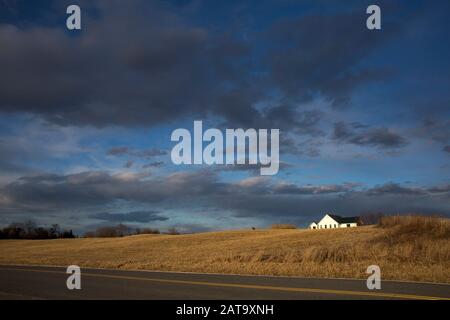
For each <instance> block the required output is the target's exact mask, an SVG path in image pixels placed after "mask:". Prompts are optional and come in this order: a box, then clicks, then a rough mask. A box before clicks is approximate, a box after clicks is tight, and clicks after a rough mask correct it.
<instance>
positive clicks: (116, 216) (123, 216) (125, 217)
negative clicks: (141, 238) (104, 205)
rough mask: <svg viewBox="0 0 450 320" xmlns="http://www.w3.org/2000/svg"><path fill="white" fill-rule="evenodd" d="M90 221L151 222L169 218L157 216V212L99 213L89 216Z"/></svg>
mask: <svg viewBox="0 0 450 320" xmlns="http://www.w3.org/2000/svg"><path fill="white" fill-rule="evenodd" d="M89 218H91V219H98V220H104V221H109V222H142V223H145V222H151V221H166V220H168V219H169V218H167V217H164V216H161V215H159V212H158V211H132V212H127V213H108V212H100V213H96V214H91V215H89Z"/></svg>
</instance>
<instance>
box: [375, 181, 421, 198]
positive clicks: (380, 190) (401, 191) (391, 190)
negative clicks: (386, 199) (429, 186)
mask: <svg viewBox="0 0 450 320" xmlns="http://www.w3.org/2000/svg"><path fill="white" fill-rule="evenodd" d="M367 194H369V195H381V194H391V195H424V194H426V191H425V190H424V189H421V188H408V187H403V186H400V185H399V184H397V183H386V184H384V185H382V186H377V187H374V188H372V189H370V190H368V192H367Z"/></svg>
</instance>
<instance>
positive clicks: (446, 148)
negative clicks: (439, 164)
mask: <svg viewBox="0 0 450 320" xmlns="http://www.w3.org/2000/svg"><path fill="white" fill-rule="evenodd" d="M442 151H444V152H448V153H450V145H448V146H445V147H444V148H442Z"/></svg>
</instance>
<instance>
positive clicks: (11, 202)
mask: <svg viewBox="0 0 450 320" xmlns="http://www.w3.org/2000/svg"><path fill="white" fill-rule="evenodd" d="M449 195H450V191H449V190H448V187H447V186H444V187H430V188H428V189H425V188H419V187H416V188H414V187H405V186H402V185H399V184H396V183H387V184H384V185H380V186H375V187H372V188H369V189H365V188H364V187H363V186H362V185H361V184H358V183H345V184H336V185H298V184H294V183H292V182H276V181H274V180H273V179H271V178H268V177H262V176H255V177H251V178H247V179H243V180H240V181H237V182H222V181H219V178H218V173H216V172H214V171H211V170H201V171H196V172H177V173H173V174H169V175H167V176H164V177H151V176H148V175H144V174H130V173H127V174H109V173H106V172H86V173H79V174H71V175H57V174H42V175H34V176H29V177H23V178H21V179H18V180H17V181H15V182H13V183H10V184H8V185H6V186H4V187H3V188H1V189H0V213H2V214H3V215H4V216H9V215H11V214H13V213H22V214H24V215H27V214H36V213H41V214H43V213H47V214H48V213H53V214H58V213H59V214H60V215H64V212H65V211H71V212H83V211H85V210H87V212H92V208H94V209H95V208H99V207H102V208H103V207H105V206H110V205H113V204H114V203H116V202H117V201H120V202H121V203H123V202H125V203H129V204H140V205H151V206H152V207H154V208H155V209H156V210H158V211H160V212H162V210H166V209H174V210H183V212H186V214H188V213H189V212H190V211H189V210H194V211H195V210H197V209H198V208H199V207H201V208H202V210H204V211H210V212H211V215H214V214H218V215H219V216H218V217H220V219H224V218H226V217H227V216H228V217H231V216H236V217H244V216H245V217H254V218H258V217H259V218H260V219H264V221H276V220H277V219H279V218H282V217H286V218H290V219H293V220H296V221H303V220H304V221H306V220H308V219H310V217H312V216H315V215H320V214H323V212H336V213H338V214H342V215H356V214H359V213H360V212H367V211H383V212H386V213H405V212H419V213H437V214H444V215H450V203H449V202H448V197H449ZM144 211H145V210H144ZM149 211H152V212H153V211H154V210H149ZM107 212H108V214H105V213H102V214H101V215H97V216H96V217H97V218H98V217H103V218H105V219H106V218H110V219H114V218H117V219H119V218H120V219H123V220H124V221H125V219H131V217H133V219H139V217H137V216H133V215H128V216H124V215H117V214H112V213H111V212H110V211H107ZM92 214H98V210H96V211H94V213H92ZM110 215H111V216H110ZM91 217H94V216H91ZM152 217H153V216H152Z"/></svg>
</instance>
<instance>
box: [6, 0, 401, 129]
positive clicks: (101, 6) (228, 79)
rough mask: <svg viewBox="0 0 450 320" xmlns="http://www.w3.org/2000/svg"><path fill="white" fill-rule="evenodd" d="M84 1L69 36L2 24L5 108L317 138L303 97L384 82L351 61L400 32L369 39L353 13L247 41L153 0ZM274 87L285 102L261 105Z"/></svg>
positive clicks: (307, 19)
mask: <svg viewBox="0 0 450 320" xmlns="http://www.w3.org/2000/svg"><path fill="white" fill-rule="evenodd" d="M82 6H83V8H84V15H83V17H84V20H83V25H84V27H85V30H83V31H82V32H81V33H79V34H78V35H77V36H74V37H72V36H70V35H69V34H67V33H65V32H64V31H63V30H62V29H61V28H60V27H59V26H58V27H51V26H45V27H43V26H37V25H29V26H28V27H27V28H18V27H15V26H13V25H10V24H8V25H7V24H2V25H0V43H1V44H2V48H3V50H1V51H0V69H1V70H2V77H1V79H0V111H3V112H8V113H16V112H27V113H33V114H38V115H40V116H42V117H44V118H45V119H47V120H48V121H51V122H54V123H57V124H61V125H69V124H70V125H78V126H83V125H94V126H98V127H102V126H110V125H120V126H141V125H146V126H148V125H155V124H160V123H162V122H164V123H168V122H170V121H173V120H176V119H179V118H183V117H192V116H200V117H208V116H219V117H221V118H223V119H224V120H225V121H226V122H227V123H232V124H233V126H248V127H276V128H280V129H283V130H291V129H292V130H296V131H297V132H298V133H299V134H320V133H321V131H320V130H319V129H318V128H317V124H318V122H319V121H320V119H321V118H322V114H321V113H320V112H319V111H317V110H306V111H305V110H298V109H302V107H301V102H304V101H306V100H309V99H310V98H312V97H314V96H317V95H319V96H324V97H326V98H327V99H328V100H330V101H331V102H332V103H333V104H334V105H339V104H342V103H344V102H345V101H348V100H349V98H350V96H351V94H352V91H353V90H354V89H355V88H356V87H357V86H360V85H363V84H366V83H368V82H371V81H374V80H379V79H380V78H383V76H385V73H384V71H382V70H377V71H374V70H371V69H367V68H365V69H361V68H359V67H358V63H359V62H360V61H361V60H362V59H364V58H365V57H367V56H368V55H369V54H370V53H371V52H372V51H373V50H375V49H376V48H378V47H379V46H380V45H381V43H382V42H384V41H386V39H388V38H389V37H390V34H391V33H392V32H393V31H392V30H395V29H396V28H395V27H394V26H393V25H391V26H390V28H389V29H387V30H384V32H383V33H382V35H381V34H380V35H378V33H374V32H368V31H367V30H366V28H363V27H361V26H363V25H364V23H365V22H364V19H365V15H363V14H360V13H359V12H358V13H351V14H348V13H346V14H343V13H336V14H334V15H306V16H302V17H299V18H295V19H292V20H289V21H282V22H278V23H276V24H275V25H273V26H269V27H268V29H269V31H268V32H266V33H263V34H260V35H258V36H256V37H254V38H253V40H252V41H244V40H240V39H239V38H237V37H234V36H231V33H230V32H229V30H227V29H226V28H223V29H220V28H219V29H217V28H215V29H213V30H210V29H208V28H206V27H203V26H197V25H195V24H193V23H192V22H190V21H189V19H186V18H185V17H184V13H185V12H184V11H183V10H182V9H180V8H178V7H176V6H169V5H167V4H161V2H158V1H132V2H127V3H126V4H125V3H121V2H116V1H114V2H113V1H107V2H106V1H105V2H103V1H102V2H98V3H96V4H92V3H91V2H87V1H86V2H82ZM311 30H314V32H311ZM261 46H262V47H267V48H268V50H266V51H267V52H268V53H267V57H266V59H265V60H263V61H261V59H260V58H258V57H257V55H255V54H256V51H258V50H257V48H259V47H261ZM258 55H260V54H259V53H258ZM265 70H267V72H262V71H265ZM273 90H279V91H280V93H282V96H281V98H282V100H283V101H286V103H283V104H282V105H281V106H272V107H270V108H269V109H268V110H265V111H261V110H260V109H258V108H256V105H257V104H258V103H259V102H265V101H268V100H270V98H271V94H270V93H271V91H273Z"/></svg>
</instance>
